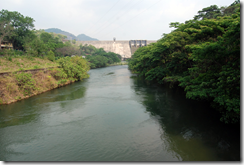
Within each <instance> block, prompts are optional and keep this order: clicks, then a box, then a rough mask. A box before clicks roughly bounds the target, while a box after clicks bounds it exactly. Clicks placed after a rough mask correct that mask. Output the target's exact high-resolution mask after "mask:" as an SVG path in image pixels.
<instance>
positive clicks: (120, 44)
mask: <svg viewBox="0 0 244 165" xmlns="http://www.w3.org/2000/svg"><path fill="white" fill-rule="evenodd" d="M153 42H157V41H156V40H124V41H77V43H78V44H79V45H80V44H82V45H86V44H87V45H92V46H94V47H96V48H98V49H99V48H103V49H104V50H105V51H106V52H114V53H116V54H119V55H121V56H122V58H123V59H126V58H131V55H133V54H134V52H135V51H136V50H137V49H138V48H139V47H142V46H146V45H148V44H150V43H153ZM132 43H133V44H132ZM134 43H135V44H134Z"/></svg>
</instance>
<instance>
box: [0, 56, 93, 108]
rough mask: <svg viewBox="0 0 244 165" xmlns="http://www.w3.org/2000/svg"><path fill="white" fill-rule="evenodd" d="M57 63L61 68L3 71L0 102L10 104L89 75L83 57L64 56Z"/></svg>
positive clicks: (0, 77) (0, 79)
mask: <svg viewBox="0 0 244 165" xmlns="http://www.w3.org/2000/svg"><path fill="white" fill-rule="evenodd" d="M25 60H26V59H25ZM44 61H45V59H44ZM46 62H48V61H46ZM55 65H56V66H59V68H58V67H53V68H45V69H33V70H24V69H23V70H19V71H12V72H8V73H6V72H5V73H2V74H1V76H0V104H10V103H13V102H16V101H19V100H22V99H26V98H29V97H31V96H35V95H38V94H41V93H43V92H46V91H49V90H52V89H55V88H58V87H62V86H65V85H67V84H70V83H73V82H75V81H79V80H82V79H84V78H88V77H89V75H88V74H87V71H88V70H89V69H90V68H89V65H88V63H87V61H86V60H84V59H83V58H82V57H72V58H70V57H68V58H63V59H60V60H58V61H57V62H56V63H55ZM15 70H16V69H15ZM0 71H1V70H0ZM7 71H9V70H7Z"/></svg>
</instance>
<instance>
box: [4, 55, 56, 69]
mask: <svg viewBox="0 0 244 165" xmlns="http://www.w3.org/2000/svg"><path fill="white" fill-rule="evenodd" d="M58 65H59V64H58V63H57V62H52V61H50V60H48V59H47V58H38V57H31V56H14V57H11V56H5V57H0V73H3V72H15V71H21V70H30V69H39V68H48V67H57V66H58Z"/></svg>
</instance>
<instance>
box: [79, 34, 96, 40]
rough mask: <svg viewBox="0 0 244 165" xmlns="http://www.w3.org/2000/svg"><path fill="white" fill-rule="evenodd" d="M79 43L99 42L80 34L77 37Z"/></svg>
mask: <svg viewBox="0 0 244 165" xmlns="http://www.w3.org/2000/svg"><path fill="white" fill-rule="evenodd" d="M77 39H78V41H98V39H96V38H91V37H89V36H87V35H85V34H79V35H78V36H77Z"/></svg>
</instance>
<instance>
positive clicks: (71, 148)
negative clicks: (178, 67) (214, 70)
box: [0, 65, 240, 161]
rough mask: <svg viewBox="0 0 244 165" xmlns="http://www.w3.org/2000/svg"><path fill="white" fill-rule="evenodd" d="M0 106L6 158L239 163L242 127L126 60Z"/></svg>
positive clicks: (0, 156)
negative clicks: (132, 67) (142, 75)
mask: <svg viewBox="0 0 244 165" xmlns="http://www.w3.org/2000/svg"><path fill="white" fill-rule="evenodd" d="M89 74H90V78H88V79H86V80H84V81H81V82H76V83H73V84H70V85H67V86H65V87H61V88H58V89H54V90H52V91H48V92H46V93H43V94H40V95H37V96H34V97H31V98H29V99H25V100H22V101H19V102H16V103H13V104H10V105H1V106H0V160H1V161H226V160H229V161H240V127H239V125H235V126H233V125H231V126H230V125H226V124H223V123H221V122H219V116H218V114H217V113H213V110H212V109H211V108H210V107H209V105H208V104H207V103H204V102H197V101H192V100H187V99H185V96H184V93H183V90H182V89H180V88H174V89H170V88H169V87H167V86H159V85H156V84H149V83H148V82H145V81H143V80H142V79H140V78H138V77H137V76H136V75H134V74H132V73H131V72H130V71H129V70H128V66H126V65H124V66H113V67H106V68H100V69H93V70H90V71H89Z"/></svg>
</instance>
